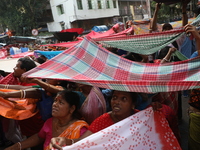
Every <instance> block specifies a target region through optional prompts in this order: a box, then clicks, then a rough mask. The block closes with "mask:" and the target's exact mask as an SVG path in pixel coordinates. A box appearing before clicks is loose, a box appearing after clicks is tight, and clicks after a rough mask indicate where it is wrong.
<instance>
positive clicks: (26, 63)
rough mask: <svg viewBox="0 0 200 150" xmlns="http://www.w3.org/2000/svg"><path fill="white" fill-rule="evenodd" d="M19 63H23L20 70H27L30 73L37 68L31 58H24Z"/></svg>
mask: <svg viewBox="0 0 200 150" xmlns="http://www.w3.org/2000/svg"><path fill="white" fill-rule="evenodd" d="M18 61H20V62H21V65H20V68H21V69H26V71H29V70H31V69H33V68H35V67H36V64H35V62H34V61H33V60H31V59H30V58H27V57H23V58H20V59H18Z"/></svg>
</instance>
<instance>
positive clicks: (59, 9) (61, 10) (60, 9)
mask: <svg viewBox="0 0 200 150" xmlns="http://www.w3.org/2000/svg"><path fill="white" fill-rule="evenodd" d="M56 7H57V10H58V14H59V15H62V14H64V8H63V5H58V6H56Z"/></svg>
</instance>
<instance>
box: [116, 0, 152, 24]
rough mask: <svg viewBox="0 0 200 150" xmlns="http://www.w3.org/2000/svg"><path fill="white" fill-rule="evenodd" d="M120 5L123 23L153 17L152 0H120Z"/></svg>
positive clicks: (120, 17)
mask: <svg viewBox="0 0 200 150" xmlns="http://www.w3.org/2000/svg"><path fill="white" fill-rule="evenodd" d="M118 5H119V14H120V16H119V19H121V22H126V21H127V20H142V19H146V18H149V17H150V16H151V14H150V13H151V11H150V0H118Z"/></svg>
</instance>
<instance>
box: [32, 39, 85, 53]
mask: <svg viewBox="0 0 200 150" xmlns="http://www.w3.org/2000/svg"><path fill="white" fill-rule="evenodd" d="M82 40H83V38H82V37H77V38H76V41H71V42H62V43H56V44H46V45H42V46H57V47H66V48H69V47H71V46H74V45H76V44H77V43H79V42H81V41H82ZM34 52H35V51H34Z"/></svg>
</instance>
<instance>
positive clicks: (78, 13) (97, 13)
mask: <svg viewBox="0 0 200 150" xmlns="http://www.w3.org/2000/svg"><path fill="white" fill-rule="evenodd" d="M109 2H110V8H106V0H101V3H102V9H98V4H97V0H93V7H94V8H93V9H88V1H87V0H82V6H83V9H82V10H80V9H78V7H77V1H76V0H50V5H51V9H52V14H53V18H54V22H50V23H47V26H48V29H49V32H53V31H61V30H62V27H61V22H62V23H64V28H65V29H67V28H72V25H71V23H72V22H74V21H78V20H89V19H97V18H107V17H113V16H119V8H118V0H116V4H117V8H113V0H109ZM59 5H63V8H64V14H62V15H59V14H58V10H57V6H59Z"/></svg>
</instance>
